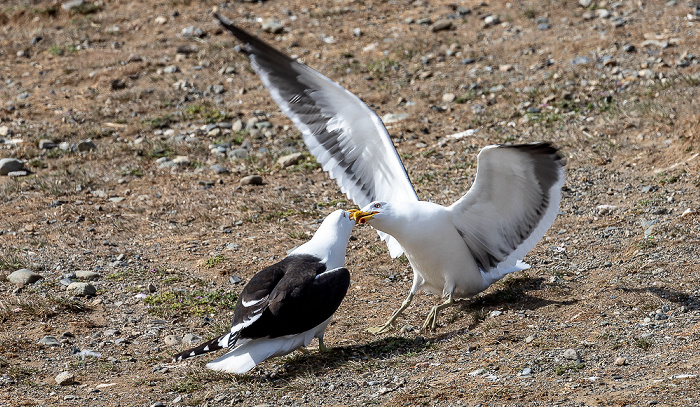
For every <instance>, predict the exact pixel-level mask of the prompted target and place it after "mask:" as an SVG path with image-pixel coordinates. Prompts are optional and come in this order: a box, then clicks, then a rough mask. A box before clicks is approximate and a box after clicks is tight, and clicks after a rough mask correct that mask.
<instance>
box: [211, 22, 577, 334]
mask: <svg viewBox="0 0 700 407" xmlns="http://www.w3.org/2000/svg"><path fill="white" fill-rule="evenodd" d="M214 16H215V17H216V18H217V19H218V20H219V21H220V22H221V24H222V25H223V26H224V27H225V28H227V29H228V30H229V31H230V32H231V33H232V34H233V35H234V36H236V37H237V38H238V39H239V40H240V41H241V42H242V43H243V44H244V46H243V50H244V51H245V52H246V53H247V54H248V56H249V58H250V63H251V66H252V67H253V70H254V71H255V72H256V73H257V74H258V76H259V77H260V79H261V81H262V83H263V85H265V87H266V88H267V89H268V91H269V92H270V95H271V96H272V98H273V99H274V101H275V102H276V103H277V104H278V105H279V107H280V109H281V110H282V112H283V113H284V114H285V115H287V116H288V117H289V118H290V119H291V120H292V122H293V123H294V125H295V126H296V127H297V128H298V129H299V130H300V131H301V134H302V137H303V139H304V142H305V143H306V145H307V146H308V148H309V150H310V151H311V153H312V154H313V155H314V156H315V157H316V160H317V161H318V162H319V163H320V164H321V166H322V168H323V169H324V170H325V171H327V172H328V173H329V175H330V177H331V178H333V179H335V180H336V181H337V182H338V185H339V186H340V189H341V190H342V191H343V192H344V193H345V194H346V195H347V196H348V197H349V198H350V199H352V200H353V201H354V202H355V204H357V205H358V207H360V208H362V209H361V210H355V211H354V212H353V213H352V215H351V217H352V218H353V219H355V220H356V221H357V222H358V223H367V224H369V225H371V226H373V227H374V228H375V229H376V230H377V231H378V233H379V235H380V237H381V238H382V240H384V241H385V242H386V244H387V246H388V249H389V253H390V255H391V257H394V258H395V257H398V256H400V255H401V254H403V253H405V254H406V257H407V258H408V261H409V263H410V264H411V267H412V269H413V285H412V286H411V290H410V291H409V294H408V297H407V298H406V299H405V300H404V302H403V303H402V305H401V307H400V308H399V309H398V310H397V311H396V312H394V313H393V314H392V315H391V317H390V318H389V320H388V321H387V322H386V323H385V324H383V325H381V326H378V327H371V328H369V331H370V332H372V333H375V334H378V333H383V332H388V331H390V330H391V329H393V326H394V322H395V321H396V319H397V318H398V316H399V315H401V313H402V312H403V311H404V310H405V309H406V308H407V307H408V306H409V305H410V303H411V301H412V300H413V296H414V295H415V293H416V292H417V291H418V290H419V289H423V290H424V291H428V292H432V293H435V294H438V295H442V296H443V297H445V298H446V301H445V302H444V303H442V304H439V305H437V306H435V307H433V308H432V309H431V311H430V313H429V314H428V317H427V319H426V320H425V323H424V324H423V326H422V329H433V330H434V329H435V328H436V324H437V317H438V313H439V312H440V311H441V310H443V309H444V308H446V307H448V306H450V305H451V304H453V303H454V301H455V299H460V298H466V297H470V296H473V295H475V294H478V293H479V292H481V291H483V290H485V289H486V288H488V287H489V286H490V285H491V284H493V283H494V282H496V281H498V280H500V279H501V278H503V277H504V276H505V275H506V274H508V273H511V272H514V271H519V270H525V269H528V268H529V267H530V266H529V265H528V264H527V263H524V262H523V261H522V258H523V256H525V254H527V253H528V252H529V251H530V250H531V249H532V248H533V247H534V246H535V245H536V244H537V242H539V240H540V239H542V237H543V236H544V234H545V233H546V232H547V230H548V229H549V227H550V226H551V225H552V223H553V222H554V219H555V218H556V216H557V214H558V212H559V203H560V201H561V188H562V186H563V184H564V178H565V176H564V161H563V159H562V158H561V156H560V155H559V153H558V150H557V148H556V147H554V146H553V145H552V144H550V143H547V142H540V143H530V144H517V145H491V146H486V147H484V148H483V149H482V150H481V151H480V152H479V155H478V158H477V161H478V163H477V173H476V178H475V180H474V183H473V184H472V186H471V188H470V189H469V190H468V191H467V192H466V194H465V195H464V196H463V197H462V198H460V199H459V200H457V201H456V202H455V203H453V204H452V205H450V206H447V207H445V206H442V205H438V204H436V203H431V202H427V201H420V200H419V199H418V196H417V195H416V192H415V190H414V189H413V185H412V184H411V181H410V179H409V177H408V174H407V173H406V169H405V168H404V166H403V163H402V162H401V159H400V158H399V155H398V153H397V152H396V149H395V147H394V145H393V143H392V141H391V137H390V136H389V133H388V132H387V130H386V128H385V127H384V125H383V123H382V121H381V120H380V118H379V116H377V114H376V113H375V112H373V111H372V110H371V109H370V108H369V107H368V106H367V105H366V104H364V103H363V102H362V101H361V100H360V99H359V98H358V97H357V96H355V95H354V94H352V93H350V92H349V91H348V90H346V89H344V88H343V87H341V86H340V85H338V84H337V83H335V82H333V81H332V80H330V79H328V78H327V77H325V76H324V75H322V74H321V73H319V72H317V71H315V70H313V69H312V68H309V67H308V66H306V65H304V64H302V63H300V62H298V61H295V60H293V59H292V58H290V57H289V56H287V55H285V54H284V53H282V52H280V51H278V50H277V49H275V48H273V47H272V46H270V45H268V44H267V43H265V42H264V41H262V40H261V39H259V38H257V37H255V36H253V35H251V34H249V33H247V32H246V31H244V30H243V29H241V28H239V27H237V26H235V25H233V24H232V23H231V22H230V21H229V20H227V19H226V18H224V17H221V16H219V15H217V14H215V15H214Z"/></svg>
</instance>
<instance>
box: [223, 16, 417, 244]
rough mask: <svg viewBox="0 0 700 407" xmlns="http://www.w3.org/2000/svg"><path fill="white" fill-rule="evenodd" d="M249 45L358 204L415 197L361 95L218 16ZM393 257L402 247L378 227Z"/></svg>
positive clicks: (282, 101)
mask: <svg viewBox="0 0 700 407" xmlns="http://www.w3.org/2000/svg"><path fill="white" fill-rule="evenodd" d="M214 16H215V17H216V18H217V19H218V20H219V21H220V22H221V24H222V25H223V26H224V27H226V28H227V29H228V30H229V31H230V32H231V33H232V34H233V35H234V36H236V37H237V38H238V39H239V40H240V41H242V42H243V43H244V44H245V50H246V51H247V52H248V54H249V57H250V62H251V65H252V67H253V69H254V70H255V72H256V73H257V74H258V76H260V79H261V80H262V82H263V84H264V85H265V87H266V88H267V89H268V91H269V92H270V95H271V96H272V98H273V99H274V100H275V102H276V103H277V104H278V105H279V107H280V109H281V110H282V112H283V113H284V114H285V115H287V117H289V118H290V119H291V120H292V122H294V125H295V126H296V127H297V128H298V129H299V130H300V131H301V133H302V135H303V138H304V142H305V143H306V145H307V146H308V148H309V151H311V153H312V154H313V155H314V156H315V157H316V160H317V161H318V162H319V163H320V164H321V166H322V167H323V169H324V170H325V171H327V172H328V174H329V175H330V177H331V178H334V179H335V180H336V181H337V182H338V185H339V186H340V189H341V191H343V192H344V193H345V194H346V195H347V196H348V197H349V198H350V199H352V200H353V202H355V204H356V205H357V206H359V207H360V208H362V207H364V206H366V205H367V204H369V203H370V202H372V201H376V200H382V201H389V202H392V201H417V200H418V197H417V196H416V193H415V191H414V190H413V186H412V185H411V182H410V180H409V178H408V174H407V173H406V169H405V168H404V166H403V163H402V162H401V159H400V158H399V156H398V153H397V152H396V149H395V148H394V145H393V143H392V141H391V138H390V137H389V134H388V133H387V131H386V128H385V127H384V124H383V123H382V122H381V120H380V119H379V117H378V116H377V115H376V113H374V112H373V111H372V110H371V109H370V108H369V107H367V105H365V104H364V103H363V102H362V101H361V100H360V99H359V98H358V97H357V96H355V95H353V94H352V93H350V92H348V91H347V90H346V89H344V88H343V87H341V86H340V85H338V84H337V83H335V82H333V81H331V80H330V79H328V78H326V77H325V76H323V75H321V74H320V73H318V72H316V71H315V70H313V69H311V68H309V67H308V66H306V65H304V64H302V63H300V62H297V61H295V60H293V59H291V58H290V57H288V56H287V55H285V54H284V53H282V52H280V51H278V50H276V49H275V48H273V47H271V46H269V45H268V44H266V43H265V42H263V41H262V40H260V39H259V38H257V37H255V36H253V35H251V34H249V33H247V32H246V31H244V30H242V29H240V28H238V27H236V26H235V25H233V24H231V22H230V21H228V20H227V19H225V18H223V17H221V16H219V15H216V14H215V15H214ZM379 235H380V236H381V237H382V239H383V240H386V242H387V246H389V251H390V253H391V256H392V257H398V256H400V255H401V253H402V252H403V249H402V248H401V245H400V244H399V243H398V242H397V241H396V240H395V239H394V238H393V237H391V236H389V235H387V234H384V233H382V232H379Z"/></svg>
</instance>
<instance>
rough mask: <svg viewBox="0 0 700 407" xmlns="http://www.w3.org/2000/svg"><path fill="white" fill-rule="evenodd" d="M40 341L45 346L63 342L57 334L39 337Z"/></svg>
mask: <svg viewBox="0 0 700 407" xmlns="http://www.w3.org/2000/svg"><path fill="white" fill-rule="evenodd" d="M39 343H40V344H41V345H44V346H58V345H60V344H61V343H60V342H59V341H58V339H56V337H55V336H51V335H47V336H45V337H43V338H41V339H39Z"/></svg>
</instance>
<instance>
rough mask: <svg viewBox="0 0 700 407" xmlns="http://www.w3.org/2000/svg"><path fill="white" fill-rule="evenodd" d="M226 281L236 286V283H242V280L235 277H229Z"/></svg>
mask: <svg viewBox="0 0 700 407" xmlns="http://www.w3.org/2000/svg"><path fill="white" fill-rule="evenodd" d="M229 244H230V243H229ZM234 244H235V243H234ZM227 249H228V247H227ZM228 281H229V283H231V284H238V283H240V282H241V281H243V279H242V278H240V277H239V276H237V275H232V276H231V277H229V278H228Z"/></svg>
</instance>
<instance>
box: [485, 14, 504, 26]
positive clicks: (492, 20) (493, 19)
mask: <svg viewBox="0 0 700 407" xmlns="http://www.w3.org/2000/svg"><path fill="white" fill-rule="evenodd" d="M500 22H501V19H500V18H498V16H497V15H495V14H491V15H488V16H486V17H485V18H484V27H490V26H492V25H496V24H500Z"/></svg>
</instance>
